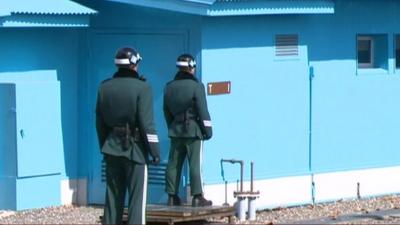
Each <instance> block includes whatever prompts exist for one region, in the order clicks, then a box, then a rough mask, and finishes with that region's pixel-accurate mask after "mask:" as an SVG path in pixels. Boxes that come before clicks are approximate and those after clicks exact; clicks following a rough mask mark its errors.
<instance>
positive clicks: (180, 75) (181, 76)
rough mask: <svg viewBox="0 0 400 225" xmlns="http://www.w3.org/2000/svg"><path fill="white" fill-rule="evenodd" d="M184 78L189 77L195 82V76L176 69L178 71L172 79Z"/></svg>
mask: <svg viewBox="0 0 400 225" xmlns="http://www.w3.org/2000/svg"><path fill="white" fill-rule="evenodd" d="M185 79H190V80H194V81H196V82H197V78H196V77H195V76H194V75H192V74H191V73H189V72H185V71H178V73H176V75H175V78H174V80H185Z"/></svg>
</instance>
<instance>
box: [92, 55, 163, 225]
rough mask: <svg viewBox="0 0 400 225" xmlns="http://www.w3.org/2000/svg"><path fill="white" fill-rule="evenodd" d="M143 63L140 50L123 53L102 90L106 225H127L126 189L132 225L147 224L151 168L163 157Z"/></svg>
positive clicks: (98, 123) (99, 109)
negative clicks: (141, 67) (140, 68)
mask: <svg viewBox="0 0 400 225" xmlns="http://www.w3.org/2000/svg"><path fill="white" fill-rule="evenodd" d="M140 60H141V57H140V55H139V53H138V52H137V51H136V50H135V49H133V48H121V49H119V50H118V52H117V54H116V57H115V64H116V66H117V67H118V71H117V72H116V73H115V74H114V76H113V77H112V78H111V79H108V80H105V81H103V83H102V84H101V85H100V87H99V90H98V96H97V105H96V128H97V135H98V139H99V145H100V147H101V153H103V155H104V160H105V162H106V178H107V189H106V199H105V206H104V216H103V221H102V223H103V224H122V215H123V209H124V202H125V193H126V189H128V193H129V196H128V224H146V221H145V219H146V218H145V217H146V213H145V209H146V193H147V164H148V163H149V162H151V163H154V164H158V163H159V161H160V153H159V152H160V151H159V143H158V136H157V133H156V129H155V125H154V122H153V102H152V93H151V89H150V86H149V85H148V84H147V83H146V82H145V80H144V79H143V78H141V77H139V75H138V72H137V69H138V63H139V62H140ZM149 154H150V155H151V156H152V160H151V161H150V160H149V157H148V156H149Z"/></svg>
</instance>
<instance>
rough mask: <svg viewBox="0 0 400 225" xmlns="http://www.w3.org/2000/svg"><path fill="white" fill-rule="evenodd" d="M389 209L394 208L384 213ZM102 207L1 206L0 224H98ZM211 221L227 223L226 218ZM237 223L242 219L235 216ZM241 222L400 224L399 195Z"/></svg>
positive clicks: (276, 213)
mask: <svg viewBox="0 0 400 225" xmlns="http://www.w3.org/2000/svg"><path fill="white" fill-rule="evenodd" d="M386 210H392V211H390V212H391V213H389V214H387V213H386V214H385V212H387V211H386ZM102 211H103V210H102V208H100V207H94V206H87V207H78V206H62V207H49V208H42V209H34V210H24V211H18V212H15V211H1V210H0V224H99V216H100V215H102ZM376 213H381V214H382V213H383V214H382V215H383V216H374V215H375V214H376ZM349 215H353V217H351V216H350V217H349ZM354 215H356V216H357V217H354ZM209 222H211V223H224V222H225V223H226V222H227V220H226V219H221V220H217V219H216V220H212V221H209ZM235 223H239V222H238V221H236V220H235ZM240 223H241V224H282V223H286V224H288V223H291V224H293V223H305V224H311V223H314V224H316V223H319V224H321V223H326V224H327V223H336V224H400V195H389V196H382V197H377V198H369V199H361V200H346V201H345V200H340V201H336V202H330V203H323V204H316V205H304V206H298V207H289V208H276V209H271V210H262V211H259V212H258V213H257V220H256V221H250V222H249V221H246V222H240Z"/></svg>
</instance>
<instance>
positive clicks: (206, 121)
mask: <svg viewBox="0 0 400 225" xmlns="http://www.w3.org/2000/svg"><path fill="white" fill-rule="evenodd" d="M203 124H204V126H205V127H211V126H212V124H211V120H203Z"/></svg>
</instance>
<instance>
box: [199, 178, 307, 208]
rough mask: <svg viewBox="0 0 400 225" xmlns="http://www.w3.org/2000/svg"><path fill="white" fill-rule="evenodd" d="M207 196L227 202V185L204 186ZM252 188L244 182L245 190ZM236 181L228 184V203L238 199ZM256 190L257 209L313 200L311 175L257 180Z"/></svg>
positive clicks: (217, 202) (213, 199) (248, 183)
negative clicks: (234, 195) (234, 194)
mask: <svg viewBox="0 0 400 225" xmlns="http://www.w3.org/2000/svg"><path fill="white" fill-rule="evenodd" d="M204 190H205V193H204V194H205V196H206V198H209V199H211V200H212V201H213V203H214V204H215V205H221V204H223V203H224V202H225V185H224V184H217V185H206V186H204ZM249 190H250V182H245V183H244V191H249ZM234 191H236V183H229V184H228V203H229V205H233V204H234V203H235V201H236V199H235V198H234V197H233V192H234ZM254 191H260V197H259V198H258V199H257V200H256V208H257V209H265V208H276V207H284V206H290V205H298V204H307V203H310V202H311V199H312V198H311V175H307V176H294V177H283V178H274V179H267V180H257V181H255V182H254Z"/></svg>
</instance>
